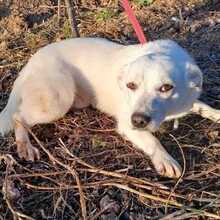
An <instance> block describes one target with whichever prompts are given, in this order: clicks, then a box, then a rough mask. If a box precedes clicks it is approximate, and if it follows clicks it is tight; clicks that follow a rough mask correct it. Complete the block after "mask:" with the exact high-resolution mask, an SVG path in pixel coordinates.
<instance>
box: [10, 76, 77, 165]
mask: <svg viewBox="0 0 220 220" xmlns="http://www.w3.org/2000/svg"><path fill="white" fill-rule="evenodd" d="M54 78H55V77H54ZM34 81H37V79H35V78H33V77H31V78H29V79H28V80H27V82H26V83H25V84H24V85H23V88H22V92H21V93H22V99H21V103H20V105H19V108H18V111H17V112H16V113H15V114H14V115H13V125H14V130H15V137H16V142H17V148H18V154H19V156H20V157H21V158H25V159H26V160H29V161H33V160H34V159H35V158H37V159H39V157H40V155H39V152H38V150H37V149H36V148H34V147H33V146H32V145H31V142H30V139H29V137H28V131H27V129H26V127H25V126H24V125H26V126H28V127H32V126H34V125H36V124H46V123H51V122H53V121H55V120H57V119H59V118H62V117H63V116H64V115H65V114H66V113H67V111H68V110H69V109H70V108H71V106H72V103H73V100H74V96H75V85H74V82H73V81H72V82H71V80H69V82H70V83H69V84H67V83H66V86H65V84H64V85H63V83H62V81H61V82H60V83H59V84H58V85H57V86H56V85H55V84H54V81H48V80H47V81H46V80H42V81H41V82H38V83H36V82H34ZM38 81H40V79H39V80H38ZM55 82H57V79H55Z"/></svg>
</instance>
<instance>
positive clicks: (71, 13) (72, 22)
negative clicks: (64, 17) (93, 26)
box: [65, 0, 80, 37]
mask: <svg viewBox="0 0 220 220" xmlns="http://www.w3.org/2000/svg"><path fill="white" fill-rule="evenodd" d="M65 3H66V8H67V14H68V17H69V22H70V28H71V32H72V36H73V37H80V35H79V32H78V29H77V24H76V13H75V10H74V8H73V6H72V5H71V2H70V1H69V0H65Z"/></svg>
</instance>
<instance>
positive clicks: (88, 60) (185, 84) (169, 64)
mask: <svg viewBox="0 0 220 220" xmlns="http://www.w3.org/2000/svg"><path fill="white" fill-rule="evenodd" d="M202 79H203V78H202V73H201V71H200V70H199V68H198V67H197V65H196V64H195V62H194V61H193V59H192V58H190V56H189V55H188V54H187V53H186V52H185V51H184V50H183V49H182V48H181V47H180V46H178V45H177V44H176V43H174V42H173V41H170V40H158V41H153V42H149V43H147V44H145V45H130V46H123V45H119V44H116V43H112V42H109V41H107V40H103V39H94V38H81V39H71V40H64V41H61V42H59V43H52V44H50V45H48V46H46V47H44V48H42V49H40V50H39V51H38V52H37V53H36V54H35V55H34V56H33V57H32V58H31V59H30V61H29V62H28V63H27V65H26V66H25V67H24V68H23V70H22V71H21V73H20V74H19V77H18V78H17V80H16V81H15V83H14V87H13V90H12V92H11V95H10V98H9V101H8V104H7V106H6V107H5V109H4V110H3V111H2V112H1V114H0V132H1V133H2V135H4V134H6V133H8V132H9V131H11V130H12V129H13V128H14V130H15V136H16V142H17V149H18V154H19V156H20V157H24V158H25V159H27V160H30V161H33V160H34V159H35V158H39V151H38V150H37V149H36V148H35V147H33V146H32V145H31V143H30V140H29V137H28V131H27V129H26V128H25V126H24V124H26V125H27V126H30V127H31V126H34V125H35V124H39V123H50V122H52V121H54V120H57V119H59V118H61V117H63V116H64V115H65V114H66V113H67V112H68V110H69V109H70V108H71V106H73V107H75V108H85V107H87V106H89V105H92V106H94V107H95V108H97V109H99V110H100V111H103V112H105V113H107V114H109V115H112V116H114V117H115V118H116V120H117V122H118V132H119V133H120V134H123V135H125V136H126V137H127V139H128V140H130V141H131V142H132V143H133V144H134V145H136V146H137V147H138V148H139V149H141V150H143V151H144V152H145V153H146V154H147V155H148V156H149V157H150V158H151V160H152V162H153V164H154V166H155V169H156V170H157V172H158V173H160V174H161V175H165V176H168V177H174V178H175V177H179V176H180V175H181V167H180V166H179V164H178V163H177V162H176V161H175V160H174V159H173V158H172V157H171V156H170V155H169V154H168V153H167V152H166V151H165V149H164V148H163V147H162V145H161V144H160V142H159V141H158V140H157V139H156V138H155V137H154V136H153V135H152V134H151V132H154V131H156V130H157V129H158V127H159V126H160V124H161V123H162V122H163V121H164V120H170V119H173V118H177V117H181V116H183V115H185V114H187V113H188V112H189V111H190V109H191V108H192V112H195V113H199V114H201V115H202V116H204V117H207V118H210V119H212V120H214V121H217V120H219V119H220V111H219V110H215V109H213V108H211V107H209V106H207V105H205V104H204V103H201V102H199V101H197V98H198V97H199V94H200V91H201V88H202ZM194 103H195V104H194ZM193 104H194V105H193ZM20 122H22V123H20Z"/></svg>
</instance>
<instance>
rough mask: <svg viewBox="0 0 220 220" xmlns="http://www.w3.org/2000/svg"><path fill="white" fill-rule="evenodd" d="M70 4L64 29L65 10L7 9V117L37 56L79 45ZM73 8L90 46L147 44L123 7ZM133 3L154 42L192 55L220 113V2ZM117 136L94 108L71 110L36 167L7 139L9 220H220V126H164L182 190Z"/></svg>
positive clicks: (5, 203) (2, 7) (4, 207)
mask: <svg viewBox="0 0 220 220" xmlns="http://www.w3.org/2000/svg"><path fill="white" fill-rule="evenodd" d="M61 3H62V7H61V20H60V25H59V24H58V22H57V1H53V0H39V1H35V0H29V1H23V0H17V1H11V0H4V1H3V2H1V3H0V81H1V83H0V86H1V93H0V99H1V102H0V109H3V108H4V106H5V105H6V102H7V99H8V96H9V93H10V91H11V88H12V84H13V82H14V80H15V78H16V77H17V75H18V73H19V71H20V70H21V68H22V67H23V66H24V65H25V64H26V63H27V61H28V59H29V58H30V57H31V55H33V54H34V53H35V52H36V50H37V49H38V48H40V47H42V46H44V45H46V44H48V43H50V42H53V41H55V40H56V39H58V38H70V37H71V31H70V25H69V23H68V19H67V14H66V8H65V7H64V5H65V2H64V1H61ZM73 3H74V8H75V11H76V18H77V24H78V30H79V33H80V35H81V36H98V37H104V38H107V39H110V40H113V41H116V42H120V43H123V44H132V43H138V40H137V37H136V36H135V33H134V31H133V28H132V26H131V24H130V23H129V21H128V19H127V16H126V14H125V13H124V11H123V8H122V6H121V4H120V3H119V1H113V0H111V1H106V0H103V1H96V0H90V1H86V0H81V1H79V0H76V1H73ZM131 3H132V7H133V9H134V11H135V13H136V15H137V17H138V19H139V20H140V22H141V25H142V27H143V28H144V32H145V34H146V36H147V37H148V39H149V40H154V39H158V38H171V39H174V40H176V41H178V42H179V43H180V44H181V45H182V46H183V47H184V48H186V49H187V50H188V51H189V52H190V53H191V54H192V56H193V57H194V58H195V60H197V62H198V64H199V66H200V67H201V69H202V70H203V72H204V92H203V93H202V95H201V99H202V100H204V101H205V102H207V103H209V104H210V105H212V106H214V107H216V108H220V74H219V73H220V52H219V51H220V37H219V33H220V17H218V16H219V14H218V13H219V9H220V3H219V1H215V0H212V1H208V0H206V1H201V0H190V1H175V0H171V1H165V0H162V1H159V0H155V1H154V2H153V4H151V5H143V4H140V2H139V1H138V0H134V1H131ZM114 128H115V121H114V119H112V118H109V117H107V116H106V115H104V114H101V113H99V112H97V111H96V110H94V109H92V108H88V109H85V110H83V111H75V110H74V111H73V110H71V111H70V112H69V113H68V114H67V115H66V116H65V117H64V118H63V119H61V120H59V121H57V122H55V123H53V124H50V125H41V126H35V127H34V128H32V130H31V131H30V137H31V140H32V142H33V145H34V146H36V147H38V148H39V150H40V152H41V159H40V160H38V161H36V162H34V163H28V162H26V161H24V160H21V159H19V158H18V156H17V153H16V149H15V140H14V134H13V133H10V134H9V135H7V136H6V137H4V138H2V137H0V146H1V147H0V188H1V194H0V219H100V220H101V219H105V220H106V219H109V220H113V219H121V220H129V219H136V220H138V219H140V220H143V219H161V220H162V219H163V220H165V219H220V217H219V216H220V193H219V192H220V173H219V170H220V124H217V123H213V122H211V121H209V120H206V119H203V118H201V117H198V116H187V117H185V118H183V119H181V120H180V125H179V128H178V129H177V130H175V131H173V129H172V122H170V123H164V124H163V126H162V127H161V129H160V130H159V131H158V132H157V133H156V134H155V135H156V136H157V137H158V138H159V140H160V141H161V142H162V144H163V145H164V146H165V148H166V149H167V151H168V152H170V153H171V155H173V156H174V157H175V158H176V160H177V161H178V162H179V163H180V164H181V166H182V167H184V170H185V174H184V176H183V177H182V178H181V179H180V180H179V181H177V180H170V179H167V178H163V177H161V176H159V175H157V174H156V173H155V171H154V169H153V168H152V165H151V164H150V163H149V160H148V158H147V157H146V156H145V155H143V153H142V152H140V151H138V150H137V149H135V148H133V147H132V146H131V145H130V143H128V142H126V141H125V140H124V139H123V138H121V137H120V136H118V135H117V134H116V132H115V130H114ZM170 134H171V135H170ZM39 140H40V141H39ZM42 143H43V144H42ZM178 146H179V147H178ZM182 151H183V154H182V153H181V152H182Z"/></svg>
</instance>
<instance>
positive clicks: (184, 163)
mask: <svg viewBox="0 0 220 220" xmlns="http://www.w3.org/2000/svg"><path fill="white" fill-rule="evenodd" d="M170 136H171V137H172V138H173V139H174V140H175V142H176V143H177V145H178V146H179V149H180V151H181V154H182V157H183V172H182V174H181V176H180V178H179V179H178V180H177V182H176V184H175V186H174V187H173V189H172V190H171V191H170V195H169V196H168V198H167V203H166V205H165V213H167V204H168V203H169V200H170V197H171V196H172V194H173V192H174V191H175V189H176V187H177V186H178V185H179V183H180V181H181V180H182V178H183V176H184V174H185V172H186V158H185V155H184V152H183V149H182V148H181V146H180V144H179V142H178V141H177V139H176V138H175V137H174V136H173V135H172V134H170Z"/></svg>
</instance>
